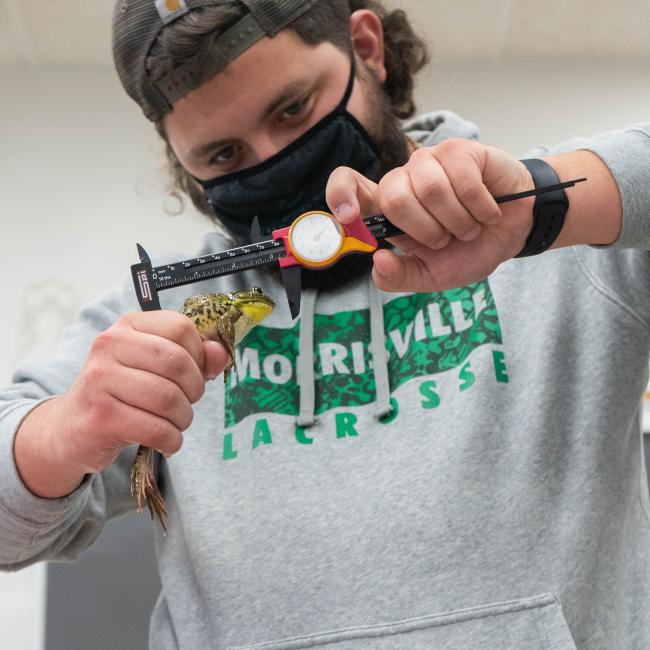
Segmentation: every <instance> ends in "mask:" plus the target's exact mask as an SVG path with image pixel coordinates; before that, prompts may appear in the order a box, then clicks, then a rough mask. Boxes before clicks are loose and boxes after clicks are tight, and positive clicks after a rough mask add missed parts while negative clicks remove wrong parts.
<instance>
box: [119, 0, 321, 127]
mask: <svg viewBox="0 0 650 650" xmlns="http://www.w3.org/2000/svg"><path fill="white" fill-rule="evenodd" d="M316 2H318V0H118V2H117V3H116V5H115V9H114V12H113V59H114V61H115V68H116V69H117V73H118V75H119V77H120V80H121V81H122V85H123V86H124V89H125V90H126V92H127V93H128V94H129V96H130V97H131V98H132V99H133V100H134V101H135V102H137V103H138V105H139V106H140V108H142V110H143V112H144V114H145V116H146V117H147V118H148V119H149V120H151V121H152V122H155V121H158V120H159V119H160V118H161V117H162V116H163V115H164V114H165V113H167V112H169V111H171V109H172V104H173V103H174V102H175V101H176V100H178V99H180V98H181V97H183V96H184V95H186V94H187V93H189V92H190V91H191V90H194V89H195V88H197V87H198V86H200V85H201V84H202V83H203V82H205V81H207V79H209V78H210V77H212V76H213V75H215V74H217V73H218V72H220V71H221V70H223V68H224V67H225V66H226V65H227V64H228V63H229V62H230V61H233V60H234V59H235V58H237V57H238V56H239V55H240V54H241V53H242V52H244V51H245V50H247V49H248V48H249V47H251V45H253V44H254V43H256V42H257V41H258V40H260V39H261V38H263V37H264V36H275V34H277V33H278V32H280V31H281V30H283V29H284V28H285V27H287V25H289V24H290V23H291V22H293V21H294V20H295V19H296V18H298V17H299V16H300V15H301V14H303V13H304V12H305V11H307V10H308V9H309V8H310V7H312V6H313V5H315V4H316ZM233 4H238V5H240V6H242V7H243V8H244V9H245V10H247V12H246V14H245V15H244V17H243V18H241V19H239V20H238V21H237V22H236V23H235V24H234V25H232V26H231V27H229V28H228V29H226V30H225V31H224V32H223V33H222V34H221V35H220V36H219V37H218V38H217V40H216V41H215V48H214V52H212V53H211V54H210V57H209V60H208V61H205V60H202V61H201V66H200V68H201V73H200V74H199V73H198V72H197V69H196V68H197V66H196V63H195V62H192V63H186V64H183V65H180V66H178V67H176V68H175V69H174V70H173V71H172V72H171V73H170V74H168V75H166V76H165V77H163V78H162V79H160V80H158V81H156V82H154V81H152V80H151V79H150V77H149V74H148V72H147V69H146V61H147V57H148V55H149V52H150V50H151V47H152V45H153V44H154V42H155V40H156V38H157V37H158V35H159V34H160V32H161V31H162V30H163V29H164V28H165V26H166V25H169V24H170V23H172V22H173V21H175V20H176V19H178V18H180V17H181V16H184V15H185V14H187V13H189V12H191V11H193V10H195V9H199V8H202V7H210V6H214V5H233Z"/></svg>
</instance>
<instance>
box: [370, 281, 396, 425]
mask: <svg viewBox="0 0 650 650" xmlns="http://www.w3.org/2000/svg"><path fill="white" fill-rule="evenodd" d="M368 301H369V303H370V349H371V351H372V367H373V370H374V373H375V417H376V418H382V417H384V416H386V415H388V414H389V413H390V412H391V411H392V410H393V407H392V406H391V404H390V383H389V380H388V353H387V351H386V330H385V329H384V306H383V304H382V301H381V293H380V292H379V289H377V287H376V286H375V283H374V282H373V281H372V274H368Z"/></svg>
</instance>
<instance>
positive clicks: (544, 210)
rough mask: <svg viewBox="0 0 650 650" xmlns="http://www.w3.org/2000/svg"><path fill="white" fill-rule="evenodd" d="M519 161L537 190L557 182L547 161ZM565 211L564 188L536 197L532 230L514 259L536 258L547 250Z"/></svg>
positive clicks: (566, 208) (556, 177)
mask: <svg viewBox="0 0 650 650" xmlns="http://www.w3.org/2000/svg"><path fill="white" fill-rule="evenodd" d="M521 162H522V163H523V164H524V165H525V166H526V169H528V171H529V172H530V175H531V176H532V177H533V182H534V183H535V187H536V188H537V187H542V186H544V185H556V184H557V183H559V182H560V179H559V178H558V176H557V174H556V173H555V170H554V169H553V167H551V166H550V165H549V164H548V163H547V162H544V161H543V160H540V159H539V158H528V159H526V160H522V161H521ZM568 209H569V199H568V198H567V195H566V193H565V191H564V190H563V189H559V190H554V191H553V192H547V193H545V194H538V195H537V196H536V197H535V205H534V206H533V227H532V228H531V230H530V234H529V235H528V239H526V245H525V246H524V248H523V249H522V251H521V252H520V253H519V254H518V255H516V257H528V256H530V255H539V254H540V253H543V252H544V251H545V250H547V249H548V248H549V247H550V246H551V244H552V243H553V242H554V241H555V240H556V239H557V236H558V235H559V234H560V231H561V230H562V226H563V225H564V218H565V216H566V213H567V210H568Z"/></svg>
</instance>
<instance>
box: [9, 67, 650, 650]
mask: <svg viewBox="0 0 650 650" xmlns="http://www.w3.org/2000/svg"><path fill="white" fill-rule="evenodd" d="M649 65H650V64H648V63H644V64H632V63H611V64H603V63H597V64H589V63H588V62H583V63H579V64H578V63H573V64H564V65H560V64H548V63H547V64H544V63H538V64H512V63H508V64H506V63H499V64H488V65H469V64H468V65H466V66H453V65H450V64H447V63H445V64H444V65H441V66H440V67H437V68H436V67H434V69H433V71H432V72H431V73H430V74H429V75H428V76H426V77H425V78H424V79H423V83H422V84H421V86H420V88H419V97H420V99H421V102H420V106H421V108H422V109H438V108H446V109H451V110H455V111H457V112H458V113H460V114H461V115H463V116H464V117H466V118H468V119H471V120H473V121H475V122H476V123H477V124H478V125H479V126H480V127H481V132H482V135H483V138H484V140H486V141H488V142H490V143H493V144H496V145H500V146H503V147H504V148H506V149H508V150H509V151H511V152H512V153H514V154H516V155H522V154H524V153H525V152H526V150H527V149H528V148H530V147H531V146H532V145H534V144H537V143H546V144H552V143H554V142H558V141H561V140H563V139H566V138H569V137H571V136H573V135H589V134H593V133H596V132H599V131H603V130H607V129H611V128H619V127H623V126H625V125H626V124H630V123H633V122H637V121H644V120H646V121H647V120H648V119H650V114H649V108H650V74H649V69H650V68H649ZM0 88H2V94H1V96H0V118H1V119H0V147H1V155H0V215H1V225H2V228H1V230H0V283H1V285H0V287H1V299H0V300H1V302H0V305H1V307H0V310H1V311H0V313H1V314H2V318H0V382H2V384H6V383H7V382H8V381H9V379H10V373H11V369H12V368H13V367H14V366H15V365H16V364H17V363H18V361H19V360H20V359H21V358H24V357H25V356H27V355H35V354H39V355H40V354H45V353H46V352H47V351H48V350H50V349H51V348H52V346H53V345H54V341H55V340H56V337H57V336H58V334H59V332H60V330H61V328H62V327H63V326H64V325H65V324H66V323H68V322H69V321H70V320H71V319H73V318H74V316H75V314H76V312H77V311H78V308H79V305H80V304H81V303H82V302H84V301H85V300H88V299H89V298H91V297H93V296H94V295H95V294H96V293H98V292H99V291H101V290H102V289H104V288H107V287H110V286H112V285H114V284H115V283H116V282H117V281H119V279H120V277H121V276H122V275H123V274H124V273H125V272H126V271H127V270H128V267H129V265H130V264H132V263H134V262H135V261H137V260H136V251H135V242H136V241H140V242H142V243H143V244H145V245H146V247H147V249H149V250H150V252H151V251H161V250H165V249H170V248H173V249H175V250H178V249H182V250H187V251H188V253H189V252H191V251H192V250H193V249H194V248H195V247H196V246H197V245H198V242H199V239H200V237H201V234H202V233H203V232H205V230H206V229H207V228H208V227H209V225H208V222H207V221H204V220H203V219H202V218H200V217H198V216H196V215H193V214H192V213H186V214H185V215H184V216H182V217H171V216H168V215H166V214H165V213H164V210H163V205H164V202H165V198H164V192H163V189H162V182H161V180H160V177H159V174H158V172H157V170H160V169H161V168H162V158H161V156H160V152H161V149H160V147H159V146H158V145H157V143H156V140H155V138H154V136H153V133H152V129H151V127H150V125H149V124H148V123H147V122H146V121H145V120H144V119H143V118H141V117H140V114H139V111H138V109H137V108H136V107H135V106H132V105H131V104H130V102H129V100H128V99H127V98H126V97H125V96H123V93H122V91H121V89H120V88H119V87H118V84H117V82H116V80H115V78H114V76H113V73H112V72H111V71H109V70H105V69H96V70H93V69H84V68H67V69H65V68H63V69H62V68H59V69H30V68H25V69H16V68H13V69H12V68H4V69H0ZM42 575H43V574H42V571H41V570H40V569H39V568H36V569H29V570H25V571H23V572H19V573H17V574H0V648H1V649H2V650H5V649H6V650H38V649H40V648H41V647H43V645H42V644H43V640H42V623H41V621H42V603H41V599H42V582H43V578H42Z"/></svg>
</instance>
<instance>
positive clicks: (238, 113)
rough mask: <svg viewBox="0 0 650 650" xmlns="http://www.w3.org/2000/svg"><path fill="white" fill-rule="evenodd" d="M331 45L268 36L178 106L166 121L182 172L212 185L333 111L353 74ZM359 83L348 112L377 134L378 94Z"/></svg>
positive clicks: (347, 59)
mask: <svg viewBox="0 0 650 650" xmlns="http://www.w3.org/2000/svg"><path fill="white" fill-rule="evenodd" d="M350 65H351V62H350V57H349V55H348V54H346V53H345V52H342V51H341V50H340V49H338V48H336V47H335V46H334V45H333V44H332V43H327V42H325V43H321V44H319V45H316V46H309V45H307V44H305V43H304V42H303V41H301V40H300V38H299V37H298V36H297V35H296V34H295V33H294V32H291V31H288V30H285V31H283V32H281V33H280V34H278V35H277V36H276V37H274V38H263V39H262V40H260V41H258V42H257V43H256V44H255V45H253V46H252V47H251V48H249V49H248V50H246V51H245V52H244V53H243V54H242V55H241V56H239V57H238V58H237V59H236V60H235V61H233V62H232V63H231V64H230V65H229V66H228V68H227V69H226V70H224V72H222V73H220V74H218V75H216V76H214V77H212V78H211V79H209V80H208V81H207V82H205V83H204V84H203V85H201V86H200V87H199V88H197V89H196V90H194V91H192V92H191V93H189V94H188V95H186V96H185V97H183V98H181V99H180V100H178V101H177V102H176V103H175V104H174V107H173V110H172V111H171V112H170V113H168V114H167V115H166V116H165V118H164V122H163V126H164V128H165V131H166V134H167V137H168V140H169V143H170V144H171V146H172V148H173V149H174V151H175V153H176V155H177V157H178V159H179V161H180V163H181V164H182V165H183V167H184V168H185V169H186V170H187V171H188V172H189V173H190V174H191V175H192V176H195V177H196V178H199V179H201V180H210V179H213V178H216V177H218V176H222V175H224V174H229V173H232V172H235V171H238V170H241V169H245V168H247V167H251V166H253V165H256V164H258V163H260V162H262V161H264V160H266V159H267V158H269V157H271V156H272V155H274V154H276V153H277V152H279V151H280V150H281V149H283V148H284V147H286V146H287V145H288V144H290V143H291V142H293V141H294V140H295V139H296V138H298V137H299V136H300V135H301V134H302V133H304V132H305V131H307V129H309V128H310V127H311V126H313V125H314V124H316V122H318V121H319V120H320V119H321V118H323V117H324V116H325V115H327V114H328V113H329V112H331V111H332V110H333V109H334V108H335V107H336V106H337V104H338V103H339V102H340V101H341V99H342V97H343V94H344V92H345V88H346V85H347V82H348V79H349V75H350ZM368 86H369V84H368V83H366V82H359V79H358V77H357V80H356V81H355V84H354V88H353V91H352V95H351V97H350V101H349V103H348V110H349V111H350V112H351V113H352V114H353V115H354V116H355V117H356V118H357V119H358V120H359V121H360V122H361V123H362V124H364V125H365V126H366V128H368V129H369V130H370V132H371V133H372V130H373V129H372V119H370V116H371V115H372V114H373V113H372V112H371V111H370V110H369V107H368V104H369V103H371V102H370V97H371V96H372V92H371V90H370V89H369V87H368Z"/></svg>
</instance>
